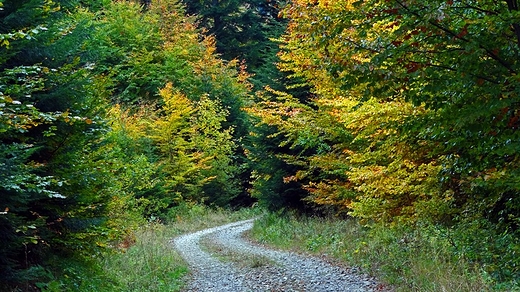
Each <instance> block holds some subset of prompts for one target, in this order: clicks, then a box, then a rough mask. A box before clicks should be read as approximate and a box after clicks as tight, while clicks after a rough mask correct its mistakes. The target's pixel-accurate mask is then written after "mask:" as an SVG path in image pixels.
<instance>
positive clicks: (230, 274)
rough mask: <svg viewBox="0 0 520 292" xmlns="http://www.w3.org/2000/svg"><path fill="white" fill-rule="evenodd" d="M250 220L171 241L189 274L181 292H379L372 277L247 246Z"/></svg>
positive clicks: (313, 258) (324, 263) (308, 258)
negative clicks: (187, 267) (186, 265)
mask: <svg viewBox="0 0 520 292" xmlns="http://www.w3.org/2000/svg"><path fill="white" fill-rule="evenodd" d="M253 221H254V219H251V220H244V221H239V222H235V223H231V224H226V225H223V226H219V227H214V228H209V229H205V230H202V231H198V232H195V233H190V234H185V235H182V236H179V237H177V238H175V239H173V244H174V247H175V248H176V250H177V251H178V252H179V254H180V255H181V256H182V257H183V258H184V259H185V260H186V261H187V263H188V265H189V266H190V270H191V271H192V272H191V274H190V279H189V282H188V284H187V286H186V287H185V290H183V291H201V292H202V291H204V292H209V291H219V292H220V291H221V292H227V291H229V292H242V291H244V292H245V291H254V292H260V291H309V292H321V291H382V290H381V289H380V287H381V286H378V285H377V283H376V282H375V281H374V279H372V278H370V277H367V276H364V275H361V274H359V273H356V272H355V271H354V270H349V269H346V268H344V267H339V266H335V265H332V264H330V263H328V262H326V261H323V260H321V259H319V258H316V257H309V256H303V255H298V254H295V253H291V252H284V251H277V250H273V249H268V248H265V247H261V246H258V245H254V244H252V243H250V242H249V241H247V240H245V239H244V238H243V237H242V234H243V233H244V232H245V231H247V230H249V229H251V227H252V226H253ZM378 287H379V289H378Z"/></svg>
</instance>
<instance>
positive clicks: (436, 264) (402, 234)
mask: <svg viewBox="0 0 520 292" xmlns="http://www.w3.org/2000/svg"><path fill="white" fill-rule="evenodd" d="M464 228H466V229H464V230H462V229H459V230H455V229H448V228H446V227H439V226H432V225H428V224H425V225H421V226H415V227H413V228H411V227H393V228H389V227H386V226H371V227H365V226H361V225H360V224H359V223H357V222H356V221H355V220H339V219H324V218H308V217H296V216H280V215H279V214H269V215H266V216H263V217H262V218H260V219H259V220H257V221H256V222H255V225H254V227H253V230H252V232H251V234H252V236H253V237H254V238H255V239H256V240H258V241H260V242H262V243H267V244H270V245H274V246H276V247H278V248H283V249H291V250H298V251H300V252H305V253H315V254H326V255H328V256H330V257H333V258H336V259H340V260H342V261H344V262H346V263H348V264H349V265H352V266H357V267H360V268H362V269H363V270H364V271H365V272H367V273H370V274H372V275H374V276H376V277H378V278H379V279H380V280H381V281H383V282H384V283H386V284H388V285H390V286H391V287H392V288H393V289H395V290H396V291H468V292H474V291H520V287H519V283H518V282H517V281H518V280H517V279H516V280H515V277H509V278H507V277H497V276H496V275H492V273H490V272H489V271H490V270H489V269H488V268H489V263H488V264H485V263H484V262H483V261H482V259H481V258H479V257H478V256H477V251H476V249H480V250H490V249H491V248H493V246H495V247H496V245H497V243H496V242H495V243H492V242H490V241H491V238H490V237H492V236H490V235H488V236H487V240H488V242H481V244H479V243H480V242H473V245H471V244H470V243H469V242H464V240H468V237H470V236H471V235H468V233H470V232H471V231H470V230H468V229H467V227H464ZM481 232H485V231H481ZM462 235H464V236H462ZM474 240H477V239H476V238H474ZM475 243H476V244H475ZM493 244H494V245H493ZM464 245H465V246H464ZM483 245H487V246H483ZM510 246H512V245H511V243H510ZM510 246H509V249H507V246H505V248H504V249H503V250H502V253H501V254H500V253H499V254H500V255H501V257H502V258H503V259H504V261H506V262H514V259H507V258H508V257H514V255H515V251H514V250H511V248H510ZM471 251H472V252H473V254H471V253H470V252H471ZM497 252H500V251H497ZM479 255H480V254H479ZM479 261H480V262H479ZM501 265H502V266H506V264H504V263H502V264H501ZM511 265H513V264H511ZM498 266H499V264H497V267H495V268H498ZM504 269H505V268H504ZM515 269H516V270H515ZM512 270H514V271H516V272H518V267H516V268H515V267H512ZM501 272H502V273H505V272H507V271H503V270H502V271H501Z"/></svg>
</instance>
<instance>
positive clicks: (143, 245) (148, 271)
mask: <svg viewBox="0 0 520 292" xmlns="http://www.w3.org/2000/svg"><path fill="white" fill-rule="evenodd" d="M260 213H262V210H260V209H255V208H253V209H241V210H238V211H231V210H226V209H214V208H209V207H206V206H202V205H195V204H193V205H187V204H186V205H182V206H179V207H176V208H173V209H171V210H170V212H169V213H168V214H167V215H166V216H165V218H164V219H163V220H157V219H155V218H152V219H154V220H150V222H148V223H146V224H144V225H143V226H141V227H140V228H139V229H138V230H135V231H134V232H133V233H130V235H129V236H127V237H126V238H125V239H123V240H122V241H121V242H118V243H115V244H114V248H112V249H110V250H108V251H106V252H103V253H101V254H98V255H95V256H94V255H93V256H92V261H91V262H90V263H88V264H85V263H78V264H77V265H75V264H74V262H72V261H70V260H68V261H67V262H61V263H60V265H62V266H63V267H66V269H65V268H64V269H62V270H63V273H62V276H61V277H59V278H58V279H54V280H52V281H50V282H48V283H45V284H41V285H40V288H41V289H42V291H44V292H58V291H75V292H76V291H78V292H92V291H96V292H99V291H110V292H137V291H139V292H142V291H147V292H175V291H181V290H182V287H183V285H184V284H185V276H186V275H187V274H188V272H189V270H188V266H187V264H186V263H185V262H184V260H183V259H182V258H181V257H180V256H179V254H178V253H177V252H176V251H175V249H174V248H173V245H172V244H171V240H172V239H173V238H174V237H175V236H178V235H180V234H183V233H189V232H194V231H198V230H202V229H205V228H209V227H214V226H219V225H222V224H226V223H231V222H234V221H239V220H245V219H250V218H253V217H256V216H258V215H259V214H260ZM116 246H117V247H116ZM58 260H59V259H57V262H58Z"/></svg>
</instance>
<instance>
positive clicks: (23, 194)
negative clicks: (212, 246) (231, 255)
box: [0, 0, 520, 291]
mask: <svg viewBox="0 0 520 292" xmlns="http://www.w3.org/2000/svg"><path fill="white" fill-rule="evenodd" d="M519 74H520V6H519V3H518V1H517V0H504V1H491V0H479V1H475V0H423V1H417V0H287V1H284V0H243V1H239V0H197V1H195V0H184V1H181V0H151V1H150V0H142V1H131V0H128V1H124V0H0V140H1V144H0V290H2V291H4V290H7V291H45V290H44V289H43V288H44V287H46V283H49V282H51V281H56V279H58V280H59V279H60V277H62V276H63V275H64V274H65V272H64V271H69V273H70V271H71V270H73V269H74V266H80V265H91V264H92V263H91V262H92V261H93V259H95V257H96V255H101V254H104V253H106V252H107V250H117V249H118V248H119V246H120V243H121V242H123V241H125V239H128V238H129V237H132V234H133V233H134V231H135V230H136V229H137V228H138V227H139V226H141V225H143V224H147V223H148V222H156V221H161V222H166V221H168V220H174V218H175V217H176V210H179V208H190V206H200V205H204V206H208V207H210V208H226V209H233V210H236V209H240V208H243V207H251V206H260V207H262V208H265V209H266V210H270V211H272V212H277V214H280V216H282V215H283V214H285V213H292V214H295V213H297V214H299V216H310V217H313V216H314V217H334V218H339V219H340V220H356V221H357V222H359V223H360V224H361V225H362V226H364V228H367V229H370V228H374V226H380V227H382V228H386V229H389V230H391V229H395V228H407V229H409V230H416V231H417V230H418V231H419V232H420V230H421V228H427V227H428V228H430V227H431V228H436V230H444V231H445V232H439V234H437V235H436V236H441V237H443V238H445V239H446V241H447V242H448V245H449V246H450V248H452V250H453V257H455V258H458V259H464V260H465V261H467V262H469V263H471V264H472V265H474V266H476V267H478V270H479V271H481V273H483V274H485V275H486V277H487V278H488V279H489V281H490V282H491V283H494V285H495V286H497V287H502V288H503V289H504V290H507V289H513V288H511V287H516V288H518V285H520V280H519V279H520V131H519V127H520V75H519ZM425 226H427V227H425ZM432 236H433V235H432ZM22 287H25V288H22ZM23 289H25V290H23ZM71 291H73V290H71Z"/></svg>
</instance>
